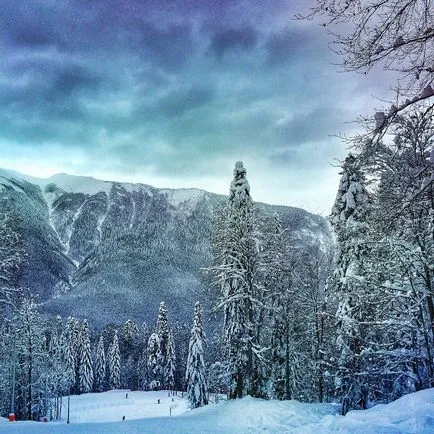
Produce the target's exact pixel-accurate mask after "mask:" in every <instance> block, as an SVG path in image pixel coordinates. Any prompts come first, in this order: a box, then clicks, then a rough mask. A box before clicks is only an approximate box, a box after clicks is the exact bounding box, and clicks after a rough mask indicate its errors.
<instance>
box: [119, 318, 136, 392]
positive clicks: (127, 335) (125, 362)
mask: <svg viewBox="0 0 434 434" xmlns="http://www.w3.org/2000/svg"><path fill="white" fill-rule="evenodd" d="M138 337H139V328H138V327H137V325H136V324H135V322H134V321H132V320H131V319H128V320H127V321H125V324H124V328H123V332H122V339H121V340H120V343H119V346H120V350H121V357H122V368H121V378H122V384H121V386H122V387H123V388H125V389H134V388H136V387H137V363H138V361H139V358H140V348H139V347H140V346H139V339H138Z"/></svg>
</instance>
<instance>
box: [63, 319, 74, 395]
mask: <svg viewBox="0 0 434 434" xmlns="http://www.w3.org/2000/svg"><path fill="white" fill-rule="evenodd" d="M74 328H75V320H74V318H72V317H68V319H67V320H66V327H65V332H64V339H63V345H64V347H63V366H64V369H65V378H66V380H65V382H66V387H67V392H68V393H70V392H72V391H73V388H74V385H75V382H76V372H75V359H76V354H77V351H76V342H75V338H76V334H75V331H74Z"/></svg>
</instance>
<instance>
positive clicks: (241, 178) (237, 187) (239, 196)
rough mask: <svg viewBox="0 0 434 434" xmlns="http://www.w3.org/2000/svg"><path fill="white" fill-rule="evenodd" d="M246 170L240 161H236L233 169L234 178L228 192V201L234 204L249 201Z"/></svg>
mask: <svg viewBox="0 0 434 434" xmlns="http://www.w3.org/2000/svg"><path fill="white" fill-rule="evenodd" d="M246 174H247V170H246V168H245V167H244V166H243V162H242V161H237V162H236V163H235V168H234V178H233V180H232V182H231V186H230V190H229V200H230V201H231V202H232V203H234V204H241V203H245V202H247V201H249V200H251V199H250V185H249V182H248V181H247V178H246Z"/></svg>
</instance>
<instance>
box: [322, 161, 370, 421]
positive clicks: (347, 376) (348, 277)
mask: <svg viewBox="0 0 434 434" xmlns="http://www.w3.org/2000/svg"><path fill="white" fill-rule="evenodd" d="M341 173H342V177H341V180H340V184H339V189H338V193H337V196H336V200H335V204H334V206H333V209H332V214H331V223H332V226H333V230H334V232H335V234H336V238H337V244H338V246H337V255H336V268H335V272H334V275H333V277H332V279H331V280H330V282H329V285H328V290H329V292H330V293H331V294H332V295H333V296H334V297H335V299H336V300H337V302H338V308H337V312H336V318H337V328H338V330H337V347H338V354H339V356H338V371H337V374H336V388H337V393H338V395H339V396H340V397H341V399H342V404H343V406H342V412H343V414H345V413H346V412H347V411H348V410H350V409H354V408H366V405H367V399H366V398H367V395H366V394H367V384H366V379H365V377H364V375H363V369H364V367H363V366H362V365H361V353H362V351H363V349H364V347H363V344H362V342H363V340H364V339H365V337H364V336H363V330H361V328H360V322H361V321H367V320H368V318H367V315H368V312H367V310H366V309H365V307H366V306H365V303H366V300H367V298H366V297H367V296H368V294H367V286H366V283H365V282H364V274H365V273H366V269H367V264H366V260H367V244H366V236H367V232H368V229H369V223H368V208H369V201H370V199H369V195H368V192H367V190H366V188H365V179H364V175H363V173H362V172H361V171H360V169H359V167H358V162H357V160H356V158H355V157H354V156H353V155H351V154H350V155H349V156H348V157H347V158H346V159H345V161H344V163H343V165H342V172H341Z"/></svg>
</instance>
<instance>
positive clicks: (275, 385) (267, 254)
mask: <svg viewBox="0 0 434 434" xmlns="http://www.w3.org/2000/svg"><path fill="white" fill-rule="evenodd" d="M286 249H287V246H286V239H285V231H284V229H283V227H282V222H281V220H280V218H279V216H278V215H277V214H275V215H274V216H273V221H272V227H271V231H269V233H268V234H267V236H266V243H265V246H264V255H263V268H264V274H265V279H264V280H265V283H264V285H265V291H266V294H267V296H266V305H267V307H268V309H269V310H268V313H269V318H267V319H268V320H269V321H268V322H269V323H270V327H269V329H270V336H269V337H268V338H269V342H270V348H271V354H270V361H269V370H270V378H271V382H272V392H271V396H273V397H275V398H277V399H291V398H292V397H293V394H292V391H291V383H292V381H291V376H292V375H291V374H292V368H293V367H292V364H291V359H290V356H291V355H292V353H293V351H294V345H293V339H292V338H293V336H292V334H291V326H292V322H293V309H294V297H293V294H291V291H292V281H291V280H292V279H291V271H292V270H291V269H290V264H289V258H288V255H287V252H286Z"/></svg>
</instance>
